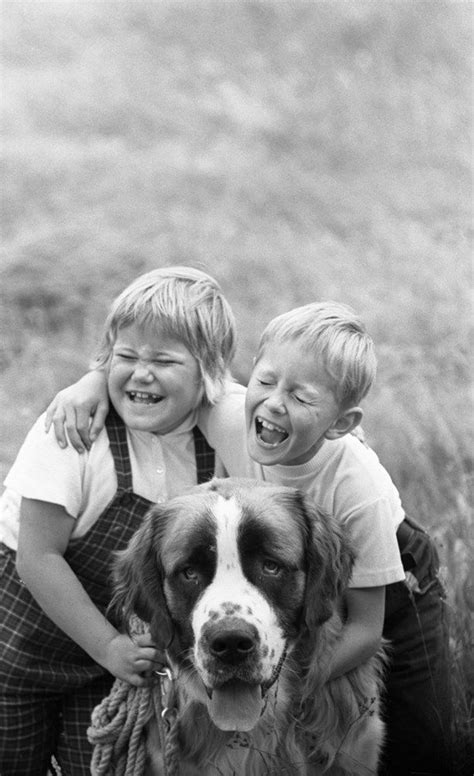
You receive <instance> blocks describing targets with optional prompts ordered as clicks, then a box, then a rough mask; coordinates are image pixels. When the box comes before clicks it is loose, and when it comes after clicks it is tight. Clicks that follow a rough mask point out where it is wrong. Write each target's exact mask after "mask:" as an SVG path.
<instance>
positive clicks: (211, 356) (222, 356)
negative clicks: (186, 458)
mask: <svg viewBox="0 0 474 776" xmlns="http://www.w3.org/2000/svg"><path fill="white" fill-rule="evenodd" d="M131 324H138V325H139V326H145V325H146V326H159V327H160V328H161V329H162V330H163V331H164V332H165V333H166V334H167V335H168V336H172V337H175V338H176V339H179V340H181V342H183V344H184V345H185V346H186V348H187V349H188V350H189V352H190V353H191V355H192V356H194V358H195V359H196V361H197V362H198V364H199V368H200V371H201V376H202V382H203V402H207V403H209V404H214V403H215V402H216V401H217V400H218V399H219V397H220V395H221V393H222V390H223V387H224V381H225V380H226V378H228V377H229V376H230V364H231V361H232V358H233V356H234V352H235V321H234V315H233V313H232V310H231V307H230V305H229V303H228V302H227V300H226V299H225V297H224V296H223V294H222V291H221V289H220V287H219V284H218V283H217V281H216V280H214V278H212V277H211V276H210V275H207V274H206V273H205V272H201V271H200V270H198V269H194V268H193V267H181V266H172V267H163V268H160V269H155V270H152V271H151V272H147V273H146V274H145V275H141V276H140V277H138V278H137V279H136V280H134V281H133V283H131V284H130V285H129V286H128V287H127V288H126V289H125V290H124V291H122V293H121V294H119V296H118V297H117V298H116V299H115V300H114V301H113V302H112V305H111V307H110V310H109V314H108V316H107V319H106V321H105V324H104V329H103V333H102V339H101V342H100V344H99V349H98V353H97V356H96V360H95V366H96V367H99V366H106V365H107V364H108V363H109V360H110V357H111V355H112V349H113V346H114V344H115V342H116V339H117V334H118V331H119V329H121V328H123V327H125V326H130V325H131Z"/></svg>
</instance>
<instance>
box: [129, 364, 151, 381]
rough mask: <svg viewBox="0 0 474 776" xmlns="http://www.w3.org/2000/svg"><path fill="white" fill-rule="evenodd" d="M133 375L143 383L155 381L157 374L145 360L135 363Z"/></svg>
mask: <svg viewBox="0 0 474 776" xmlns="http://www.w3.org/2000/svg"><path fill="white" fill-rule="evenodd" d="M133 376H134V378H135V380H139V381H140V382H142V383H150V382H153V380H154V379H155V376H154V374H153V372H152V370H151V369H150V365H149V364H147V363H144V362H143V361H139V362H138V363H137V364H136V365H135V369H134V370H133Z"/></svg>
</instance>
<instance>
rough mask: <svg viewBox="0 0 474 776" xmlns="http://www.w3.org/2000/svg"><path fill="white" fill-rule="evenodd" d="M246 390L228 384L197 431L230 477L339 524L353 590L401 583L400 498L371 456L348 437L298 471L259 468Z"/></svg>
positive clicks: (326, 447) (326, 444) (321, 451)
mask: <svg viewBox="0 0 474 776" xmlns="http://www.w3.org/2000/svg"><path fill="white" fill-rule="evenodd" d="M245 393H246V389H245V388H243V387H242V386H241V385H238V384H229V385H228V386H227V392H226V394H225V396H224V397H223V398H222V400H221V401H220V402H219V404H218V405H217V406H215V407H213V408H212V409H210V410H207V411H205V412H204V413H201V415H200V419H199V425H200V427H201V429H202V431H203V432H204V433H205V435H206V437H207V439H208V441H209V443H210V444H211V445H212V447H214V448H215V449H216V452H218V454H219V457H220V459H221V460H222V462H223V463H224V466H225V468H226V470H227V473H228V474H229V475H230V476H239V477H253V478H256V479H263V480H266V481H268V482H276V483H279V484H280V485H288V486H290V487H293V488H298V489H299V490H301V491H303V492H304V493H307V494H308V495H309V496H311V498H312V499H313V500H314V502H315V504H316V506H317V507H318V508H319V509H321V510H322V511H323V512H326V513H327V514H330V515H333V516H334V517H335V518H336V519H337V520H338V521H339V522H340V523H342V524H343V525H344V526H345V528H346V530H347V532H348V536H349V538H350V541H351V543H352V546H353V549H354V551H355V553H356V560H355V564H354V569H353V574H352V580H351V587H377V586H379V585H387V584H390V583H392V582H398V581H400V580H402V579H404V578H405V575H404V571H403V566H402V563H401V558H400V552H399V549H398V542H397V538H396V531H397V528H398V526H399V525H400V523H401V522H402V520H403V519H404V517H405V513H404V511H403V507H402V504H401V502H400V496H399V494H398V491H397V489H396V487H395V485H394V484H393V482H392V480H391V478H390V476H389V474H388V472H387V471H386V469H384V467H383V466H382V464H381V463H380V461H379V459H378V457H377V455H376V454H375V453H374V451H373V450H371V449H370V448H368V447H367V446H366V445H364V444H363V443H362V442H361V441H360V440H359V439H357V438H356V437H355V436H353V435H352V434H348V435H346V436H344V437H342V438H341V439H339V440H334V441H333V440H325V442H324V443H323V445H322V447H321V448H320V449H319V450H318V452H317V453H316V455H315V456H314V458H313V459H312V460H311V461H308V462H307V463H306V464H303V465H301V466H280V465H277V466H260V465H259V464H256V463H255V462H254V461H252V460H251V459H250V457H249V455H248V453H247V442H246V436H247V435H246V424H245Z"/></svg>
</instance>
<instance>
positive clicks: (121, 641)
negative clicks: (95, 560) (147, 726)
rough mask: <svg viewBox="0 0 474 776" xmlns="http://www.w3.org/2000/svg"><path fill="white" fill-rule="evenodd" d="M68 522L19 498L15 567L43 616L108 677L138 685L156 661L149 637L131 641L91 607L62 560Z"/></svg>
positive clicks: (56, 508)
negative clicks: (75, 643) (89, 657)
mask: <svg viewBox="0 0 474 776" xmlns="http://www.w3.org/2000/svg"><path fill="white" fill-rule="evenodd" d="M73 526H74V518H72V517H70V515H68V513H67V512H66V511H65V509H64V508H63V507H62V506H60V505H59V504H50V503H47V502H45V501H36V500H33V499H25V498H24V499H22V507H21V517H20V535H19V541H18V553H17V569H18V573H19V575H20V576H21V578H22V579H23V581H24V582H25V584H26V586H27V587H28V589H29V590H30V592H31V593H32V595H33V596H34V597H35V598H36V600H37V601H38V603H39V604H40V606H41V608H42V609H43V610H44V611H45V613H46V614H47V615H48V617H49V618H50V619H51V620H52V621H53V622H54V623H55V624H56V625H57V626H58V627H59V628H61V630H63V631H64V632H65V633H67V635H68V636H69V637H70V638H71V639H73V640H74V641H75V642H77V644H79V645H80V646H81V647H82V648H83V649H84V650H85V651H86V652H87V653H88V654H89V655H90V656H91V657H92V658H93V660H95V661H96V662H97V663H99V664H100V665H101V666H103V667H104V668H106V669H107V670H108V671H110V673H111V674H113V675H114V676H117V677H119V678H120V679H124V680H125V681H127V682H129V683H130V684H134V685H135V686H137V687H139V686H141V685H143V684H145V683H146V679H145V678H144V676H143V672H145V671H149V670H150V669H152V668H153V661H154V660H155V659H156V657H157V653H156V650H155V649H154V648H153V644H152V642H151V637H150V636H148V635H146V636H140V637H138V638H137V639H136V641H135V642H133V641H132V640H131V639H130V638H129V637H128V636H127V635H125V634H120V633H119V632H118V631H117V630H116V629H115V628H114V626H113V625H112V624H111V623H110V622H109V621H108V620H106V618H105V617H104V615H103V614H102V613H101V612H100V611H99V610H98V609H97V607H96V606H95V605H94V604H93V602H92V601H91V599H90V598H89V596H88V595H87V593H86V591H85V590H84V588H83V586H82V585H81V583H80V581H79V579H78V578H77V577H76V575H75V574H74V572H73V571H72V569H71V567H70V566H69V564H68V563H67V561H66V560H65V558H64V557H63V554H64V552H65V551H66V547H67V545H68V542H69V539H70V535H71V531H72V529H73Z"/></svg>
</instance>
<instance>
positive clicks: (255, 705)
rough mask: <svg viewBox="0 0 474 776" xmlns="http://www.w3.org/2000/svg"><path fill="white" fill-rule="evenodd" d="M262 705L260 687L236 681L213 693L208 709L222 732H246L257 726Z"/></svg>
mask: <svg viewBox="0 0 474 776" xmlns="http://www.w3.org/2000/svg"><path fill="white" fill-rule="evenodd" d="M262 704H263V699H262V690H261V688H260V686H259V685H252V684H246V683H245V682H241V681H239V680H237V679H236V680H234V681H231V682H227V683H226V684H224V685H222V687H218V688H216V689H215V690H214V691H213V693H212V698H210V699H209V701H208V708H209V715H210V717H211V719H212V721H213V722H214V724H215V726H216V727H218V728H219V729H220V730H239V731H242V732H245V731H249V730H252V728H254V727H255V725H256V724H257V722H258V720H259V719H260V714H261V711H262Z"/></svg>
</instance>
